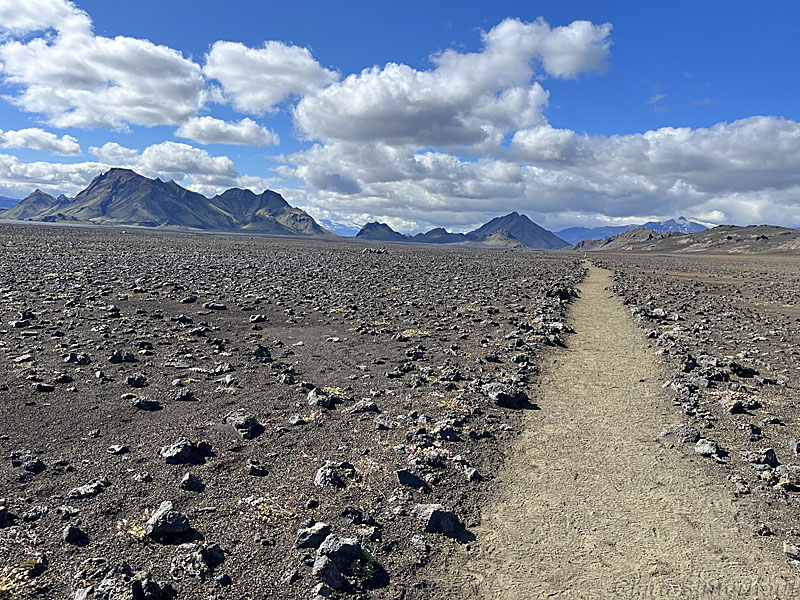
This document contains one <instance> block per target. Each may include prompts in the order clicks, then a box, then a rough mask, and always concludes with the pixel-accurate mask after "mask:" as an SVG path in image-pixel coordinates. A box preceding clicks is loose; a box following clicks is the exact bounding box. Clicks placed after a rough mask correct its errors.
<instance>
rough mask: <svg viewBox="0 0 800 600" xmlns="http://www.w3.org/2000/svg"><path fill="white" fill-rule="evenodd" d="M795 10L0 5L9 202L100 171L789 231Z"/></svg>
mask: <svg viewBox="0 0 800 600" xmlns="http://www.w3.org/2000/svg"><path fill="white" fill-rule="evenodd" d="M798 19H800V4H798V3H796V2H794V1H789V0H786V1H781V0H777V1H774V2H770V3H767V4H760V5H759V4H757V3H754V2H752V1H748V2H742V1H738V0H733V1H725V2H721V1H720V2H716V1H709V2H696V1H693V2H688V1H683V0H676V1H672V2H669V3H652V2H648V3H642V2H638V1H634V0H629V1H625V2H622V1H619V2H613V1H611V2H597V1H596V0H587V1H583V2H582V1H574V2H568V3H567V2H558V3H557V2H532V1H530V0H528V1H524V2H523V1H516V2H506V1H502V0H495V1H494V2H491V3H487V2H485V1H472V0H461V1H459V2H448V1H444V0H443V1H440V2H430V1H429V0H428V1H426V2H419V1H416V0H414V1H410V0H409V1H398V2H392V3H389V2H375V1H374V0H372V1H370V2H361V1H348V2H336V3H334V2H330V1H314V2H310V1H298V2H294V3H277V2H263V1H259V2H255V1H253V2H249V1H243V0H240V1H232V2H225V3H223V2H218V1H211V0H193V1H191V2H189V1H186V0H169V1H167V2H164V1H163V0H161V1H159V2H154V1H151V0H138V1H137V2H121V1H120V2H108V1H107V0H92V1H88V0H86V1H84V0H76V1H75V2H68V1H66V0H24V2H21V1H20V0H0V196H8V197H14V198H22V197H24V196H26V195H27V194H29V193H30V192H31V191H33V189H35V188H40V189H42V190H44V191H47V192H49V193H51V194H54V195H58V194H60V193H65V194H67V195H68V196H71V195H74V194H76V193H77V192H79V191H80V190H81V189H83V188H84V187H85V186H86V185H88V184H89V183H90V182H91V181H92V179H93V178H94V177H96V176H97V175H99V174H100V173H102V172H104V171H106V170H108V169H109V168H111V167H114V166H120V167H127V168H132V169H134V170H136V171H137V172H139V173H141V174H142V175H145V176H148V177H159V178H161V179H163V180H165V181H166V180H169V179H174V180H175V181H177V182H178V183H180V184H182V185H184V186H186V187H189V188H191V189H193V190H196V191H199V192H201V193H203V194H206V195H208V196H213V195H214V194H216V193H219V192H221V191H223V190H225V189H227V188H229V187H247V188H250V189H253V190H254V191H256V192H261V191H263V190H264V189H267V188H269V189H272V190H275V191H277V192H279V193H281V194H283V195H284V197H285V198H286V199H287V200H288V201H289V202H290V203H292V204H293V205H295V206H300V207H301V208H304V209H305V210H307V211H308V212H309V213H310V214H311V215H312V216H314V217H316V218H318V219H326V220H330V221H333V222H337V223H346V224H353V225H360V224H363V223H365V222H367V221H372V220H379V221H382V222H385V223H388V224H389V225H391V226H392V227H393V228H395V229H397V230H399V231H403V232H411V233H414V232H417V231H425V230H427V229H430V228H432V227H438V226H442V227H446V228H448V229H449V230H452V231H465V230H469V229H472V228H474V227H475V226H477V225H480V224H481V223H484V222H486V221H487V220H489V219H491V218H493V217H495V216H498V215H501V214H506V213H508V212H511V211H518V212H521V213H525V214H527V215H528V216H530V217H531V218H532V219H533V220H534V221H536V222H537V223H540V224H541V225H543V226H545V227H548V228H550V229H553V230H557V229H560V228H563V227H568V226H574V225H583V226H596V225H607V224H626V223H635V222H644V221H647V220H651V219H668V218H672V217H677V216H679V215H684V216H687V217H691V218H695V219H698V220H700V221H703V222H706V223H714V224H717V223H734V224H740V225H744V224H754V223H772V224H777V225H788V226H800V123H798V119H800V94H799V93H798V92H800V78H798V77H797V66H796V65H797V64H798V59H800V36H798V35H797V34H796V23H797V22H798Z"/></svg>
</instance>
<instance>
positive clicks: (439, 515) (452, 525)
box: [411, 504, 464, 537]
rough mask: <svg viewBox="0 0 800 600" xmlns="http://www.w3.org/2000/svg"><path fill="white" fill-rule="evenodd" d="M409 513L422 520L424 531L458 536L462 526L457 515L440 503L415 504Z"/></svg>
mask: <svg viewBox="0 0 800 600" xmlns="http://www.w3.org/2000/svg"><path fill="white" fill-rule="evenodd" d="M411 514H412V515H413V516H414V517H416V518H417V519H418V520H420V521H422V524H423V531H425V533H441V534H443V535H446V536H448V537H458V535H459V534H460V533H461V532H462V531H463V529H464V526H463V525H462V524H461V522H460V521H459V520H458V517H457V516H456V515H455V514H454V513H452V512H449V511H446V510H444V507H443V506H442V505H441V504H416V505H414V507H413V508H412V509H411Z"/></svg>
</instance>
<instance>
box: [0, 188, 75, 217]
mask: <svg viewBox="0 0 800 600" xmlns="http://www.w3.org/2000/svg"><path fill="white" fill-rule="evenodd" d="M64 198H65V197H64V196H59V197H58V198H53V196H51V195H50V194H47V193H45V192H43V191H42V190H39V189H37V190H34V191H33V192H31V194H30V195H28V197H26V198H24V199H23V200H20V201H19V202H18V203H16V204H15V205H14V206H12V207H11V208H9V209H7V210H4V211H3V212H2V213H0V216H2V217H3V218H4V219H33V220H38V216H39V215H46V214H47V213H48V212H49V211H50V210H53V209H54V208H57V207H59V206H60V205H61V204H62V203H63V202H64V200H63V199H64Z"/></svg>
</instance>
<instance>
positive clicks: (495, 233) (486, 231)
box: [0, 168, 569, 249]
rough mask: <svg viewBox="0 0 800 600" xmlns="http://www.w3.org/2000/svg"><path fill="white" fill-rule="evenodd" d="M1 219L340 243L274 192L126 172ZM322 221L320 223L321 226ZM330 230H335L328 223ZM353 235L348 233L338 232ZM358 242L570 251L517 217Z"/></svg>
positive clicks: (374, 231)
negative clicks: (210, 188)
mask: <svg viewBox="0 0 800 600" xmlns="http://www.w3.org/2000/svg"><path fill="white" fill-rule="evenodd" d="M0 218H4V219H16V220H28V221H43V222H58V223H74V224H87V225H124V226H139V227H159V228H166V229H189V230H200V231H216V232H242V233H260V234H269V235H286V236H303V237H312V238H317V239H339V237H340V236H339V235H338V233H339V231H337V232H332V231H330V230H329V229H326V228H325V227H322V226H321V225H320V224H319V223H317V222H316V221H315V220H314V219H313V218H312V217H311V216H310V215H308V214H307V213H305V212H304V211H302V210H300V209H299V208H295V207H293V206H291V205H290V204H289V203H288V202H286V200H284V199H283V198H282V197H281V195H280V194H278V193H276V192H273V191H270V190H266V191H264V192H263V193H261V194H255V193H253V192H251V191H250V190H243V189H239V188H231V189H229V190H227V191H225V192H223V193H221V194H217V195H216V196H214V197H213V198H207V197H206V196H203V195H202V194H199V193H197V192H193V191H191V190H188V189H186V188H184V187H181V186H180V185H178V184H177V183H175V182H174V181H167V182H164V181H162V180H160V179H149V178H147V177H144V176H142V175H139V174H138V173H136V172H134V171H131V170H130V169H121V168H114V169H111V170H109V171H107V172H105V173H103V174H101V175H98V176H97V177H95V178H94V180H92V182H91V183H90V184H89V185H88V186H87V187H86V188H85V189H84V190H82V191H81V192H79V193H78V194H77V195H76V196H75V197H74V198H68V197H66V196H64V195H61V196H59V197H58V198H54V197H53V196H51V195H50V194H47V193H45V192H43V191H42V190H38V189H37V190H35V191H34V192H32V193H31V194H30V195H29V196H27V197H26V198H24V199H23V200H21V201H19V202H17V203H15V204H14V205H13V206H11V207H10V208H7V209H6V210H3V211H2V212H0ZM327 223H328V222H326V224H327ZM333 227H335V228H336V229H339V228H338V227H336V226H335V225H333ZM340 231H341V232H342V233H345V232H347V233H350V232H352V228H351V227H346V228H345V229H340ZM356 237H357V238H359V239H362V240H374V241H382V242H413V243H431V244H456V245H462V246H477V247H487V248H539V249H559V248H565V247H567V246H569V244H568V243H567V242H565V241H564V240H562V239H560V238H558V237H557V236H555V235H554V234H553V233H551V232H550V231H547V230H546V229H544V228H542V227H540V226H539V225H537V224H536V223H534V222H533V221H531V220H530V219H529V218H528V217H526V216H525V215H520V214H518V213H516V212H513V213H510V214H508V215H505V216H503V217H497V218H495V219H492V220H491V221H489V222H488V223H486V224H485V225H483V226H482V227H480V228H478V229H476V230H475V231H471V232H469V233H448V232H447V231H445V230H444V229H442V228H437V229H433V230H431V231H429V232H427V233H420V234H417V235H415V236H413V237H412V236H408V235H403V234H400V233H397V232H396V231H394V230H392V229H391V228H390V227H389V226H388V225H384V224H382V223H368V224H366V225H365V226H364V227H362V228H361V230H360V231H358V234H357V235H356Z"/></svg>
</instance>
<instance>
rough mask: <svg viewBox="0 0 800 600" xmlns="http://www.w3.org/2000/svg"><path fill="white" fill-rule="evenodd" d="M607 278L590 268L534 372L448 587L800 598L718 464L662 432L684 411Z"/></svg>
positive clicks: (526, 595)
mask: <svg viewBox="0 0 800 600" xmlns="http://www.w3.org/2000/svg"><path fill="white" fill-rule="evenodd" d="M610 283H611V280H610V278H609V274H608V272H607V271H605V270H602V269H597V268H594V267H592V268H591V269H590V274H589V277H588V278H587V279H586V280H585V281H584V283H583V284H582V285H581V297H580V299H579V300H578V301H576V302H575V304H574V305H573V308H572V309H571V315H570V318H571V323H570V324H571V326H572V327H573V328H574V329H575V330H576V332H577V333H576V335H573V336H571V337H570V338H569V341H568V342H567V343H568V346H569V348H568V350H567V351H566V352H563V353H559V354H558V355H557V356H555V357H554V358H553V359H552V360H551V361H550V362H549V364H547V365H545V366H544V368H543V372H542V380H541V385H540V389H539V395H538V396H537V397H536V398H534V401H535V402H536V403H537V404H538V405H539V407H540V408H541V410H539V411H530V412H528V413H527V415H526V418H525V431H524V433H523V434H522V435H521V436H520V438H519V439H518V441H517V442H516V443H515V446H514V448H513V449H512V451H511V452H510V453H509V455H508V457H507V459H506V464H505V466H504V469H503V470H502V471H501V473H500V474H499V476H498V477H499V478H498V479H497V480H495V482H494V483H495V485H494V489H495V490H496V492H495V494H496V495H495V497H494V499H493V500H492V501H491V502H490V504H489V506H488V507H487V508H486V510H485V511H484V514H483V517H482V523H481V525H480V526H479V527H477V528H475V529H474V533H475V534H476V535H477V541H476V542H474V543H473V544H472V547H471V548H470V549H467V548H465V547H463V546H462V552H463V553H464V554H462V555H461V556H455V557H453V560H454V562H455V563H458V562H459V561H461V563H460V564H459V565H457V566H456V565H454V566H453V571H455V574H454V575H453V576H452V578H451V580H450V581H451V583H450V584H448V587H449V586H450V585H455V589H453V591H452V593H451V594H450V597H454V598H458V597H461V598H509V599H517V598H519V599H526V600H528V599H537V598H598V599H606V598H725V599H732V598H786V599H788V598H798V597H800V571H798V570H796V569H795V568H794V567H792V566H791V565H789V564H788V563H787V562H786V560H785V559H784V558H783V557H782V556H780V555H779V554H778V553H776V551H775V548H776V547H779V543H776V540H775V538H772V539H771V540H770V542H771V543H770V544H769V546H768V545H767V543H765V541H764V539H763V538H757V537H754V534H753V531H754V524H753V523H752V522H750V521H749V520H748V519H746V518H745V517H743V516H741V515H738V514H737V506H736V504H735V502H734V498H733V494H732V486H731V485H730V484H728V485H726V482H725V481H724V477H722V476H720V474H719V473H717V474H713V473H712V472H713V470H715V469H717V470H718V469H722V468H723V467H721V466H719V465H714V464H706V463H704V462H703V461H705V460H707V459H703V458H700V457H697V458H694V457H692V456H691V454H689V455H688V456H687V453H686V452H681V451H679V450H676V449H670V448H668V447H667V445H666V444H665V443H664V442H663V441H661V440H660V438H659V433H660V431H662V430H663V429H664V428H665V427H666V426H668V425H670V424H672V423H677V422H681V419H680V418H679V417H678V415H677V413H676V412H675V410H674V409H673V408H672V406H671V404H670V401H669V398H668V397H667V396H666V395H665V392H664V391H663V390H662V389H661V379H660V378H661V371H660V370H659V367H658V364H657V363H656V359H655V357H654V356H653V354H652V350H651V349H647V347H646V343H645V339H644V335H643V334H642V332H641V331H640V330H639V329H637V327H636V325H635V324H634V323H633V320H632V319H631V318H630V315H629V312H628V310H627V309H626V308H625V307H623V306H622V304H621V303H620V301H619V300H618V299H616V298H614V297H611V294H610V292H607V291H606V290H605V288H606V287H607V286H608V285H610ZM688 450H689V452H691V448H689V449H688ZM465 555H466V557H467V558H465ZM464 560H466V565H464V563H463V561H464Z"/></svg>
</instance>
